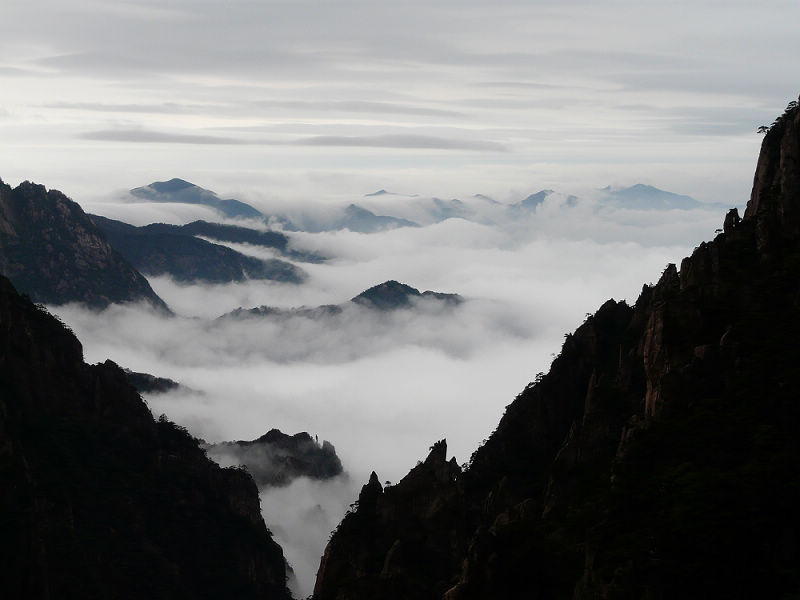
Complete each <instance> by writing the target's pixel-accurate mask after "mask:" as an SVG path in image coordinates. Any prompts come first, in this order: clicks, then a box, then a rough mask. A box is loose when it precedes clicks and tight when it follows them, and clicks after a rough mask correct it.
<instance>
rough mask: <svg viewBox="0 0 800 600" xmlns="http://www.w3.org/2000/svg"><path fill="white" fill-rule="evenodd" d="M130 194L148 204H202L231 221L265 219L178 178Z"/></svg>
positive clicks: (234, 202)
mask: <svg viewBox="0 0 800 600" xmlns="http://www.w3.org/2000/svg"><path fill="white" fill-rule="evenodd" d="M130 194H131V195H132V196H134V197H135V198H138V199H140V200H145V201H147V202H162V203H179V204H200V205H203V206H209V207H211V208H213V209H214V210H216V211H217V212H218V213H219V214H220V216H222V217H225V218H229V219H263V218H264V215H263V214H262V213H261V211H259V210H257V209H255V208H253V207H252V206H250V205H249V204H246V203H244V202H240V201H239V200H234V199H227V200H223V199H221V198H220V197H219V196H218V195H217V194H216V193H215V192H212V191H211V190H207V189H204V188H201V187H200V186H198V185H195V184H194V183H191V182H189V181H186V180H185V179H179V178H177V177H175V178H173V179H170V180H169V181H155V182H153V183H151V184H149V185H145V186H142V187H137V188H134V189H132V190H130Z"/></svg>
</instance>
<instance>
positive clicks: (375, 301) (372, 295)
mask: <svg viewBox="0 0 800 600" xmlns="http://www.w3.org/2000/svg"><path fill="white" fill-rule="evenodd" d="M412 298H433V299H435V300H443V301H445V302H448V303H452V304H460V303H461V302H462V301H463V299H462V298H461V296H459V295H458V294H443V293H441V292H432V291H430V290H427V291H425V292H420V291H419V290H418V289H417V288H413V287H411V286H410V285H406V284H405V283H400V282H399V281H395V280H393V279H392V280H390V281H385V282H383V283H380V284H378V285H376V286H373V287H371V288H369V289H368V290H365V291H363V292H361V293H360V294H359V295H358V296H356V297H355V298H353V299H352V300H351V302H354V303H356V304H359V305H361V306H366V307H368V308H376V309H378V310H395V309H397V308H405V307H407V306H409V305H410V304H411V302H412Z"/></svg>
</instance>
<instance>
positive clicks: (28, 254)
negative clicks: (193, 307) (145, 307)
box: [0, 181, 167, 310]
mask: <svg viewBox="0 0 800 600" xmlns="http://www.w3.org/2000/svg"><path fill="white" fill-rule="evenodd" d="M0 273H2V274H4V275H5V276H7V277H8V278H9V279H10V280H11V281H12V282H13V284H14V285H15V286H16V287H17V289H19V290H20V291H21V292H23V293H25V294H28V295H29V296H30V297H31V298H32V299H33V300H34V301H36V302H45V303H52V304H63V303H66V302H83V303H85V304H88V305H89V306H93V307H98V308H102V307H105V306H108V305H109V304H111V303H115V302H137V301H145V302H148V303H150V304H152V305H153V306H155V307H157V308H159V309H160V310H167V307H166V305H165V304H164V302H163V301H162V300H161V298H159V297H158V296H157V295H156V294H155V292H154V291H153V290H152V288H151V287H150V284H149V283H148V282H147V280H146V279H145V278H144V277H143V276H142V275H141V273H139V272H138V271H137V270H136V269H134V268H133V267H132V266H131V265H130V264H128V263H127V262H125V260H124V259H123V258H122V257H121V256H120V255H119V254H118V253H117V252H116V251H114V249H112V248H111V246H110V245H109V244H108V242H107V241H106V238H105V236H104V235H103V233H102V232H101V231H100V230H99V229H98V228H97V227H95V225H94V223H92V221H91V220H90V219H89V218H88V217H87V216H86V214H85V213H84V212H83V210H82V209H81V207H80V206H78V205H77V204H76V203H75V202H73V201H72V200H70V199H69V198H67V197H66V196H64V194H62V193H61V192H58V191H56V190H49V191H48V190H46V189H45V188H44V186H41V185H36V184H33V183H30V182H27V181H26V182H24V183H21V184H20V185H19V186H17V187H16V188H14V189H12V188H11V187H10V186H8V185H6V184H5V183H3V182H2V181H0Z"/></svg>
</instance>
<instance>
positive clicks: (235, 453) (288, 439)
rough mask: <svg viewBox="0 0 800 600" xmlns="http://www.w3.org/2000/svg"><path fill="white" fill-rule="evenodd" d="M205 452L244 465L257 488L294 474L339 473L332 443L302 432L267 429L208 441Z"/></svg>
mask: <svg viewBox="0 0 800 600" xmlns="http://www.w3.org/2000/svg"><path fill="white" fill-rule="evenodd" d="M206 451H207V452H208V455H209V456H210V457H211V458H213V459H214V460H216V461H217V462H218V463H220V464H222V465H228V464H235V465H240V466H243V467H245V468H246V469H247V471H248V473H250V474H251V475H252V476H253V479H255V482H256V485H258V487H259V488H262V487H274V486H284V485H288V484H289V483H291V482H292V481H293V480H295V479H297V478H298V477H309V478H311V479H330V478H331V477H336V476H337V475H341V474H342V461H341V460H339V457H338V456H337V455H336V448H334V447H333V444H331V443H330V442H329V441H327V440H323V441H322V444H320V443H319V442H318V441H317V440H315V439H313V438H312V437H311V436H310V435H309V434H308V433H306V432H305V431H303V432H301V433H296V434H294V435H287V434H285V433H283V432H282V431H280V430H278V429H270V430H269V431H268V432H267V433H265V434H264V435H262V436H261V437H259V438H257V439H255V440H247V441H243V440H240V441H237V442H222V443H220V444H212V445H209V446H206Z"/></svg>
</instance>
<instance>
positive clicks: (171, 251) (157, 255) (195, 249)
mask: <svg viewBox="0 0 800 600" xmlns="http://www.w3.org/2000/svg"><path fill="white" fill-rule="evenodd" d="M91 218H92V220H93V221H94V222H95V223H96V224H97V226H98V227H99V228H100V229H102V230H103V231H104V232H105V235H106V237H107V238H108V240H109V242H111V245H112V246H114V248H115V249H116V250H118V251H119V252H120V254H122V256H124V257H125V258H126V259H127V260H129V261H130V262H131V263H132V264H134V265H135V266H136V268H137V269H140V270H141V271H142V272H143V273H146V274H147V275H153V276H158V275H169V276H171V277H172V278H174V279H175V280H176V281H182V282H186V281H207V282H211V283H227V282H230V281H243V280H244V279H270V280H274V281H286V282H290V283H300V282H302V281H303V280H304V279H305V277H306V274H305V272H304V271H303V270H302V269H300V268H298V267H296V266H294V265H293V264H291V263H289V262H287V261H285V260H279V259H277V258H271V259H266V260H261V259H259V258H254V257H252V256H246V255H244V254H242V253H241V252H237V251H236V250H232V249H231V248H228V247H226V246H222V245H220V244H214V243H212V242H207V241H206V240H202V239H200V238H197V237H194V234H191V233H189V232H190V231H192V230H193V229H192V228H189V229H186V230H184V229H183V228H182V227H181V226H178V225H166V224H164V223H155V224H153V225H146V226H144V227H134V226H133V225H128V224H127V223H123V222H121V221H114V220H113V219H108V218H106V217H100V216H97V215H92V217H91ZM198 223H200V222H198ZM209 225H212V224H209ZM186 227H188V226H186ZM202 229H203V228H202V227H199V226H196V227H194V230H202ZM278 235H280V234H278Z"/></svg>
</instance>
